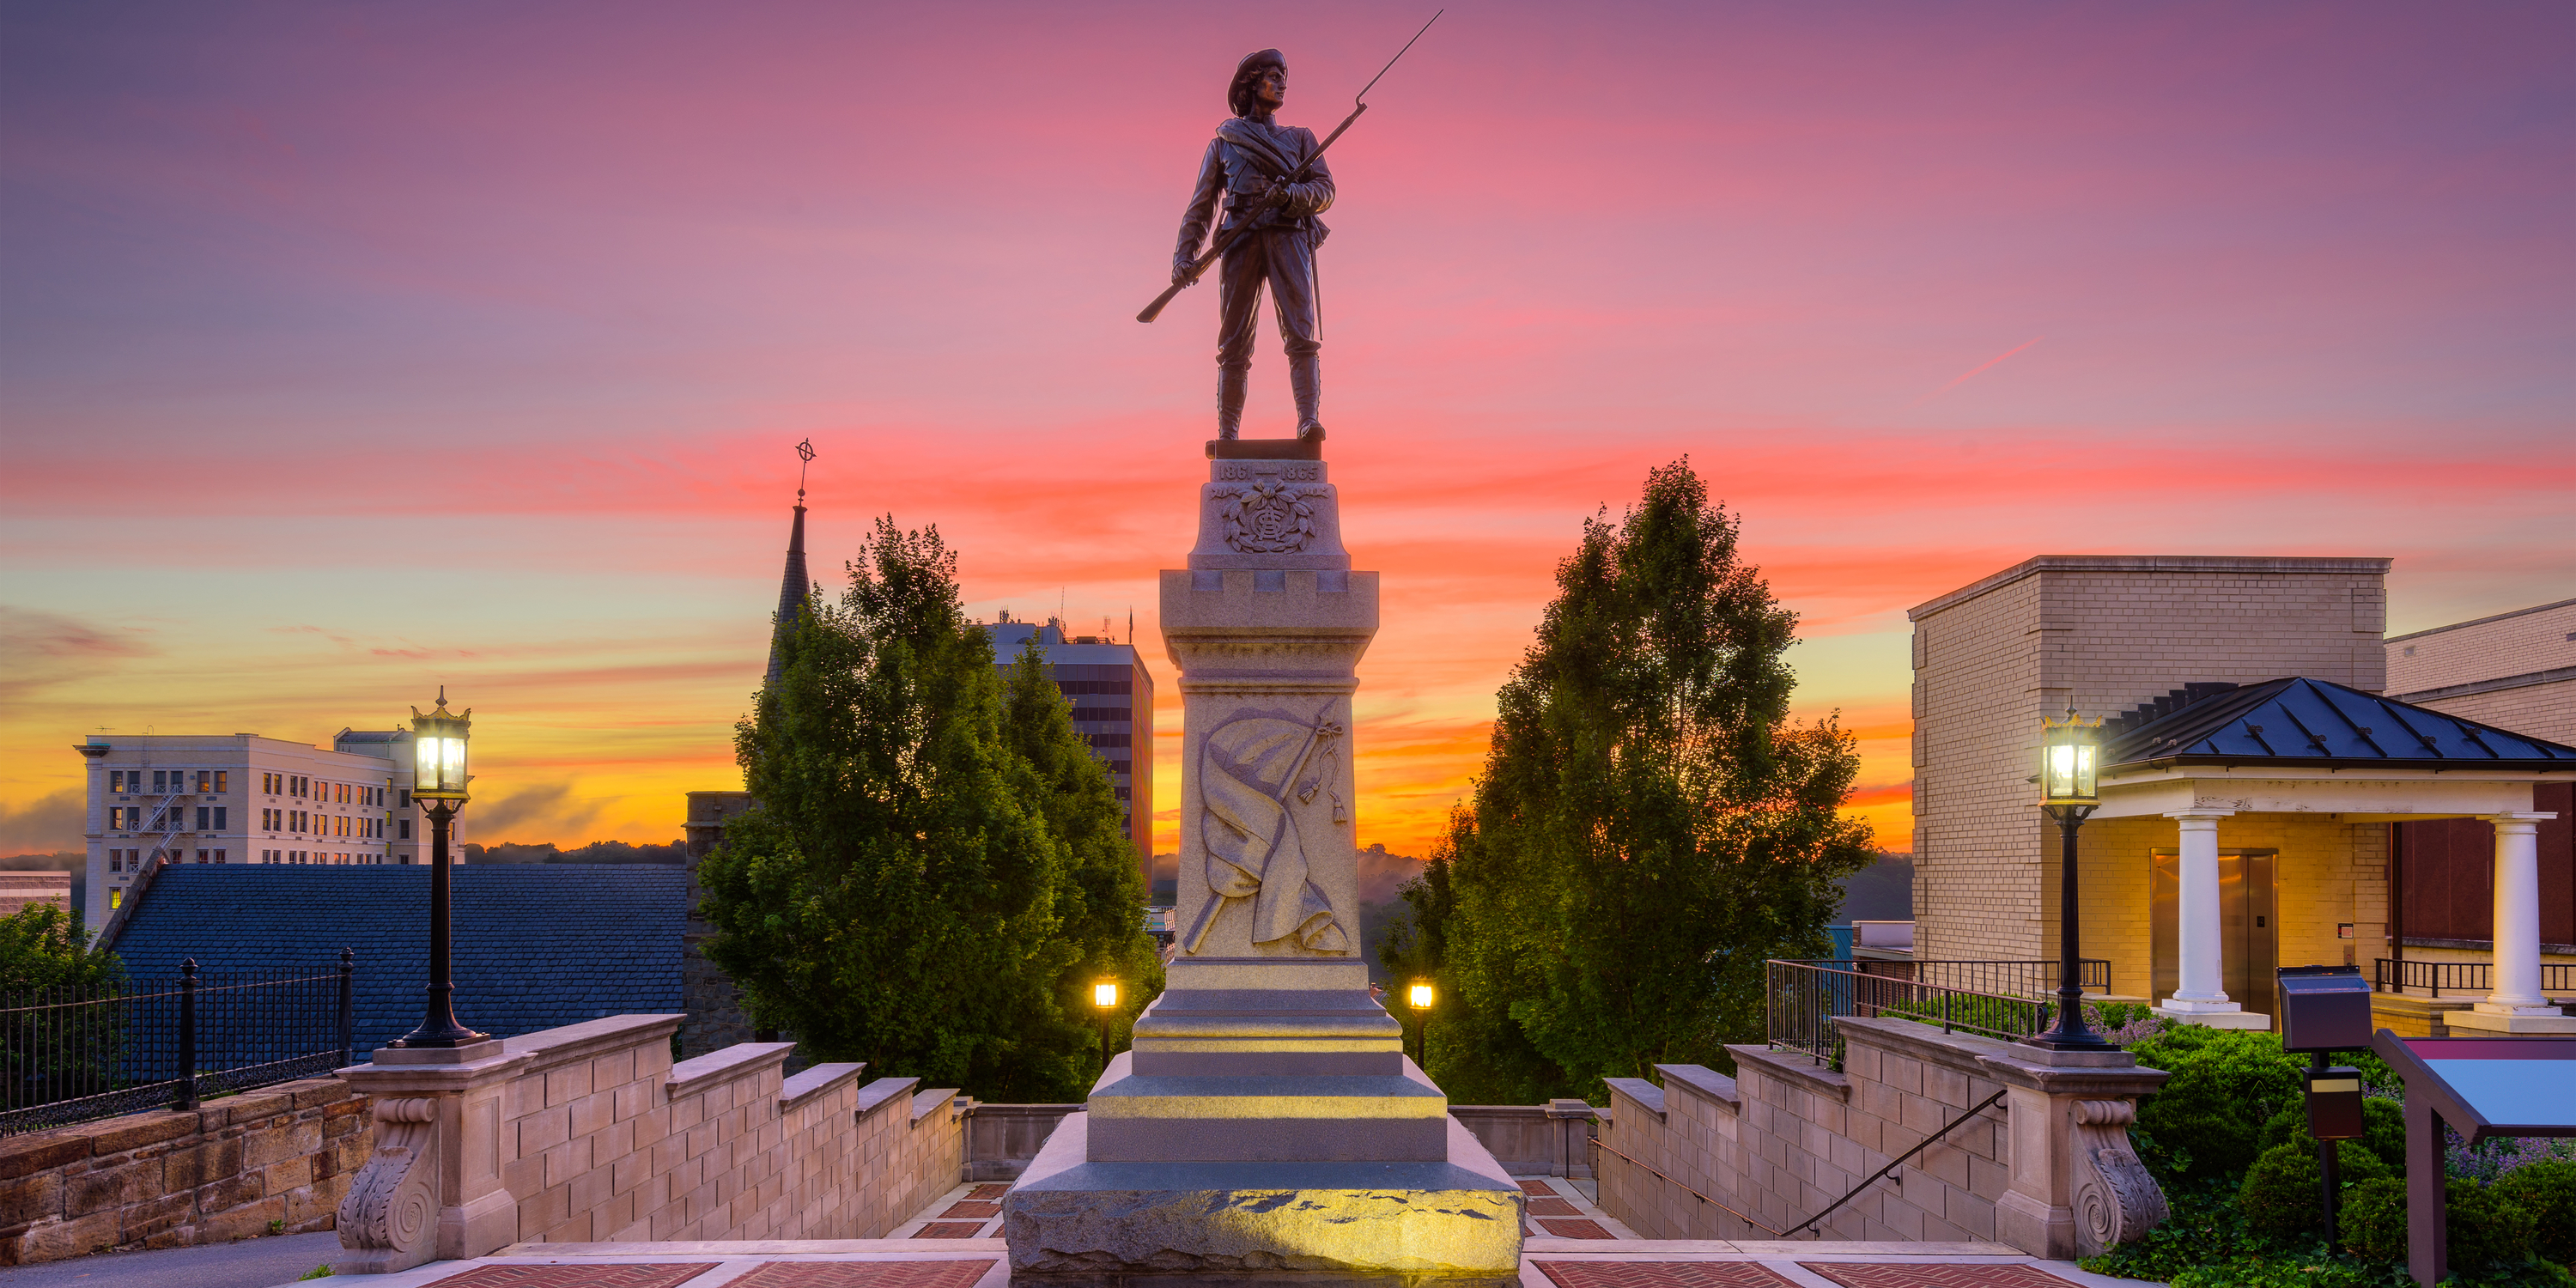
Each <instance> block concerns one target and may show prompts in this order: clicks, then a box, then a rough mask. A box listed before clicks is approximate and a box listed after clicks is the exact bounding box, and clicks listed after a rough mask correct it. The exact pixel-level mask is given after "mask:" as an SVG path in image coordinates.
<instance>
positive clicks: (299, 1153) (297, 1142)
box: [240, 1119, 322, 1171]
mask: <svg viewBox="0 0 2576 1288" xmlns="http://www.w3.org/2000/svg"><path fill="white" fill-rule="evenodd" d="M240 1139H241V1147H242V1154H241V1166H242V1170H244V1171H255V1170H258V1169H261V1168H265V1167H269V1166H271V1165H273V1164H276V1163H280V1162H284V1161H285V1160H287V1159H290V1158H303V1157H307V1156H310V1155H311V1154H313V1153H314V1152H315V1151H317V1150H319V1149H321V1148H322V1124H321V1122H320V1120H319V1119H309V1120H304V1119H300V1120H298V1121H296V1122H293V1123H290V1124H288V1125H286V1126H284V1127H264V1128H258V1129H255V1130H252V1131H249V1132H245V1133H243V1135H242V1136H241V1138H240Z"/></svg>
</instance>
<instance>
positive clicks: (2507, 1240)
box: [2443, 1177, 2537, 1274]
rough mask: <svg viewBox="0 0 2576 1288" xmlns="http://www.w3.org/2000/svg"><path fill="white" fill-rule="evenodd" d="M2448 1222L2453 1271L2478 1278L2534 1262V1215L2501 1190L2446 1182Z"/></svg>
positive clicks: (2455, 1180)
mask: <svg viewBox="0 0 2576 1288" xmlns="http://www.w3.org/2000/svg"><path fill="white" fill-rule="evenodd" d="M2443 1188H2444V1189H2445V1190H2447V1191H2448V1193H2447V1194H2445V1195H2444V1202H2443V1208H2444V1217H2445V1219H2444V1221H2443V1226H2444V1229H2445V1233H2446V1236H2447V1238H2448V1242H2449V1244H2450V1261H2451V1268H2452V1269H2453V1270H2454V1271H2463V1272H2467V1273H2469V1274H2477V1273H2480V1272H2483V1271H2485V1270H2487V1269H2489V1268H2491V1267H2496V1266H2517V1265H2520V1264H2522V1263H2523V1262H2526V1261H2529V1260H2530V1259H2531V1251H2532V1242H2533V1236H2534V1235H2535V1234H2536V1233H2537V1232H2536V1231H2535V1230H2533V1229H2532V1219H2531V1212H2530V1210H2529V1209H2527V1208H2525V1207H2523V1206H2522V1205H2521V1204H2519V1203H2514V1202H2512V1201H2510V1200H2509V1199H2508V1197H2507V1196H2506V1195H2504V1194H2503V1193H2502V1192H2500V1190H2498V1189H2497V1188H2493V1187H2489V1186H2484V1185H2480V1184H2478V1183H2477V1182H2476V1181H2464V1180H2461V1179H2459V1178H2458V1177H2451V1178H2449V1179H2447V1180H2446V1181H2444V1183H2443Z"/></svg>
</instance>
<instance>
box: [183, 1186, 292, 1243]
mask: <svg viewBox="0 0 2576 1288" xmlns="http://www.w3.org/2000/svg"><path fill="white" fill-rule="evenodd" d="M285 1219H286V1196H285V1195H283V1194H274V1195H271V1196H269V1197H267V1198H264V1199H261V1200H260V1201H259V1202H257V1203H247V1204H244V1205H242V1206H240V1207H237V1208H231V1209H228V1210H226V1211H222V1212H214V1213H209V1214H207V1216H206V1217H205V1218H204V1219H203V1220H201V1221H199V1222H198V1223H197V1240H196V1241H197V1242H199V1243H230V1242H232V1241H233V1240H235V1239H251V1238H257V1237H258V1236H260V1235H263V1234H266V1233H268V1223H269V1222H271V1221H283V1220H285Z"/></svg>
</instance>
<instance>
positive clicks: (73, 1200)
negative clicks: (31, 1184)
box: [63, 1159, 162, 1217]
mask: <svg viewBox="0 0 2576 1288" xmlns="http://www.w3.org/2000/svg"><path fill="white" fill-rule="evenodd" d="M67 1182H68V1183H67V1184H66V1185H65V1186H64V1189H63V1215H64V1216H66V1217H82V1216H88V1215H90V1214H91V1213H94V1212H117V1211H122V1210H123V1209H125V1208H127V1207H130V1206H132V1205H134V1204H136V1203H140V1202H142V1201H144V1200H145V1199H149V1198H157V1197H159V1196H160V1194H161V1193H162V1189H161V1163H160V1160H158V1159H155V1160H152V1161H150V1162H144V1163H137V1162H133V1161H131V1160H126V1159H103V1160H101V1161H100V1164H99V1165H98V1166H96V1167H93V1168H91V1169H89V1170H87V1171H84V1172H76V1173H73V1174H72V1175H71V1176H69V1177H68V1178H67Z"/></svg>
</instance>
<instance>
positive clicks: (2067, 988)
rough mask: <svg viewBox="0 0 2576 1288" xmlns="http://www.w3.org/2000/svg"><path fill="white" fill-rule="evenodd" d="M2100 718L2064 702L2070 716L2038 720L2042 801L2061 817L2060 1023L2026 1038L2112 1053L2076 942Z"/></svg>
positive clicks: (2098, 799)
mask: <svg viewBox="0 0 2576 1288" xmlns="http://www.w3.org/2000/svg"><path fill="white" fill-rule="evenodd" d="M2101 765H2102V722H2101V721H2099V720H2095V721H2091V722H2087V721H2085V720H2084V719H2083V718H2082V717H2080V716H2078V715H2076V714H2075V704H2074V703H2072V702H2069V703H2068V704H2067V706H2066V719H2064V720H2062V721H2059V720H2050V719H2047V718H2045V717H2042V718H2041V720H2040V748H2039V804H2040V808H2041V809H2043V810H2045V811H2047V813H2048V816H2049V817H2050V818H2053V819H2055V820H2057V836H2058V843H2059V849H2058V893H2057V1027H2055V1028H2053V1029H2050V1030H2049V1031H2048V1032H2046V1033H2040V1034H2035V1035H2033V1036H2031V1037H2027V1038H2024V1039H2022V1041H2024V1042H2027V1043H2029V1044H2030V1045H2032V1046H2036V1047H2046V1048H2048V1049H2049V1050H2052V1051H2108V1050H2110V1049H2111V1044H2110V1043H2108V1042H2105V1041H2103V1040H2102V1035H2101V1034H2099V1033H2096V1032H2094V1031H2093V1030H2092V1029H2090V1028H2088V1027H2086V1026H2085V1024H2084V976H2083V969H2084V964H2083V962H2082V961H2081V960H2080V947H2079V945H2078V943H2077V941H2076V925H2077V918H2076V901H2075V832H2076V829H2078V828H2081V827H2083V826H2084V820H2085V819H2086V818H2087V817H2089V816H2091V814H2092V813H2093V811H2094V809H2095V808H2096V807H2098V806H2100V805H2101V803H2102V796H2101V786H2100V774H2101Z"/></svg>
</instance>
